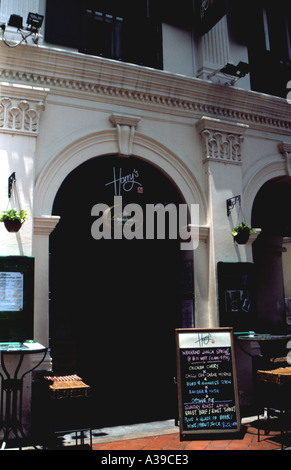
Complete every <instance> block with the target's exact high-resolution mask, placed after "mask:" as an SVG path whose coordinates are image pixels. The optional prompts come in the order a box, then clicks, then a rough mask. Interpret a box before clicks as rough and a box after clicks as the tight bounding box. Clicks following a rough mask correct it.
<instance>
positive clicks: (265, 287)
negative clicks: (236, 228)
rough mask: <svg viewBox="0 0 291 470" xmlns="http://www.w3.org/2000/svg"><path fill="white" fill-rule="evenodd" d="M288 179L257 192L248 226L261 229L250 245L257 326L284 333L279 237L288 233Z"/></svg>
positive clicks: (290, 228) (290, 185)
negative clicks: (254, 284) (254, 271)
mask: <svg viewBox="0 0 291 470" xmlns="http://www.w3.org/2000/svg"><path fill="white" fill-rule="evenodd" d="M289 201H291V178H289V177H280V178H274V179H272V180H270V181H268V182H267V183H265V184H264V185H263V186H262V188H261V189H260V191H259V192H258V194H257V196H256V198H255V201H254V205H253V211H252V226H253V227H260V228H261V229H262V232H261V234H260V236H259V237H258V238H257V240H256V241H255V243H254V244H253V257H254V262H255V267H256V279H257V286H256V287H257V308H258V328H260V329H261V330H263V331H264V332H267V333H269V332H270V333H282V332H283V333H284V332H285V330H286V312H285V295H284V277H283V265H282V253H283V252H284V251H285V248H284V247H283V245H282V243H283V237H290V235H291V208H290V204H289Z"/></svg>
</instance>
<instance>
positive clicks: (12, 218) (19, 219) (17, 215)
mask: <svg viewBox="0 0 291 470" xmlns="http://www.w3.org/2000/svg"><path fill="white" fill-rule="evenodd" d="M26 219H27V211H26V210H21V211H20V212H17V210H16V209H10V210H7V211H2V214H1V215H0V222H3V223H4V225H5V227H6V229H7V230H8V232H18V230H19V229H20V228H21V226H22V224H23V223H24V222H25V220H26Z"/></svg>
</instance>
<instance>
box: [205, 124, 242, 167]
mask: <svg viewBox="0 0 291 470" xmlns="http://www.w3.org/2000/svg"><path fill="white" fill-rule="evenodd" d="M248 127H249V126H247V125H245V124H241V123H232V122H228V121H222V120H219V119H211V118H209V117H206V116H203V117H202V118H201V119H200V121H198V122H197V124H196V128H197V130H198V132H199V134H200V136H201V138H202V146H203V153H204V156H203V161H204V163H205V162H207V161H215V162H222V163H231V164H235V165H241V164H242V161H241V145H242V142H243V140H244V138H243V134H244V133H245V131H246V130H247V129H248Z"/></svg>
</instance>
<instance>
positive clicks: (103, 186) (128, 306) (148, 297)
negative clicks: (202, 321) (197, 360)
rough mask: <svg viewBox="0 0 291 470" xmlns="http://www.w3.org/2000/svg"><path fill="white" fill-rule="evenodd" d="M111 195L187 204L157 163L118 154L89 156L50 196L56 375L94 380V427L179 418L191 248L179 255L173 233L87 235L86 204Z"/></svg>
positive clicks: (189, 315) (189, 320) (108, 200)
mask: <svg viewBox="0 0 291 470" xmlns="http://www.w3.org/2000/svg"><path fill="white" fill-rule="evenodd" d="M114 196H122V198H123V199H122V203H123V204H129V203H134V204H138V205H139V206H140V207H141V208H145V206H146V205H147V204H162V205H164V206H167V204H174V205H178V204H183V203H184V201H183V199H182V197H181V195H180V192H179V191H178V189H177V188H176V187H175V185H174V184H173V183H172V182H171V181H170V180H169V179H168V178H167V177H166V176H165V175H164V174H163V173H162V172H161V171H160V170H159V169H157V168H156V167H154V166H153V165H151V164H149V163H148V162H146V161H144V160H141V159H138V158H136V157H129V158H120V157H118V156H117V155H108V156H103V157H96V158H93V159H91V160H88V161H86V162H85V163H83V164H82V165H80V166H79V167H77V168H76V169H75V170H73V171H72V172H71V173H70V174H69V175H68V176H67V178H66V179H65V180H64V181H63V183H62V185H61V187H60V188H59V191H58V193H57V195H56V198H55V201H54V205H53V214H54V215H59V216H60V217H61V219H60V222H59V224H58V225H57V227H56V229H55V230H54V232H53V233H52V234H51V236H50V347H51V355H52V360H53V371H54V373H57V374H70V373H77V374H78V375H80V376H81V377H82V379H83V380H84V381H85V382H86V383H88V384H89V385H90V386H91V390H92V392H91V411H90V413H91V419H92V422H93V425H94V426H96V427H104V426H110V425H118V424H132V423H138V422H149V421H157V420H164V419H172V418H175V417H176V416H177V401H176V385H175V381H174V378H175V376H176V359H175V328H179V327H185V326H193V318H194V312H193V305H194V299H193V297H194V293H193V289H194V287H193V256H192V258H191V255H193V253H192V252H187V251H181V249H180V242H179V240H178V239H172V238H171V237H165V238H164V239H159V238H157V237H154V238H153V239H146V238H142V239H132V240H129V239H126V238H124V237H123V238H122V239H114V238H113V237H112V238H110V239H109V238H105V237H103V238H100V239H96V237H95V238H94V237H93V236H92V224H93V222H94V220H96V217H95V218H94V217H92V215H91V213H92V208H93V207H94V206H95V205H96V204H104V205H106V206H108V207H109V208H111V209H112V208H113V206H114V201H115V199H114ZM124 216H126V214H123V213H122V214H121V218H123V217H124ZM107 220H109V219H107ZM111 220H112V219H111ZM136 223H137V222H136ZM189 253H191V255H190V254H189Z"/></svg>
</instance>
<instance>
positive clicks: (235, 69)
mask: <svg viewBox="0 0 291 470" xmlns="http://www.w3.org/2000/svg"><path fill="white" fill-rule="evenodd" d="M249 71H250V67H249V64H247V63H246V62H239V63H238V65H233V64H229V63H227V64H226V65H225V66H224V67H222V69H218V70H215V72H212V73H211V74H210V75H208V77H207V78H208V79H210V78H211V77H214V75H216V74H218V73H223V74H224V75H229V76H231V77H235V78H234V79H233V80H232V81H231V82H230V84H231V85H234V84H235V82H237V80H239V79H240V78H243V77H245V76H246V75H247V74H248V73H249ZM228 84H229V83H226V85H228Z"/></svg>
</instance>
